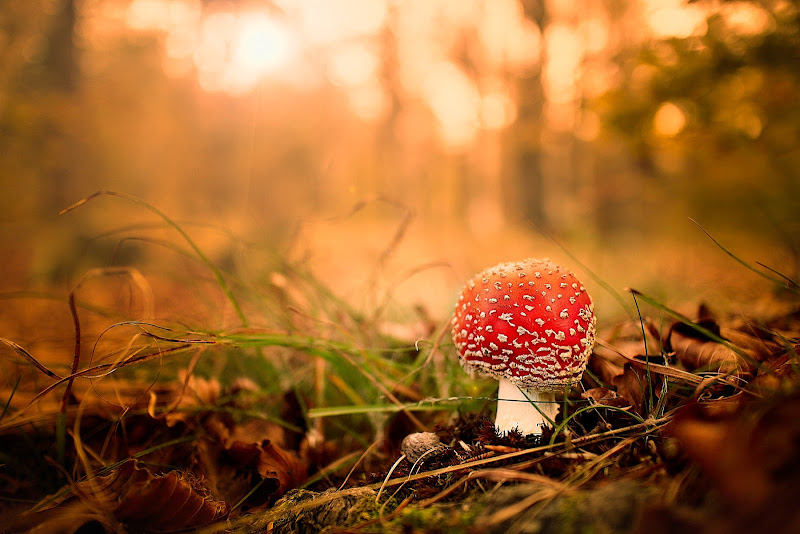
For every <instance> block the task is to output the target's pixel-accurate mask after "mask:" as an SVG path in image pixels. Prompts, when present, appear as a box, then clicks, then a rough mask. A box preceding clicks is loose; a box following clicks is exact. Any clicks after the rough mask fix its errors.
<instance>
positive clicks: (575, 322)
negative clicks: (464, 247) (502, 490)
mask: <svg viewBox="0 0 800 534" xmlns="http://www.w3.org/2000/svg"><path fill="white" fill-rule="evenodd" d="M595 323H596V319H595V316H594V304H593V302H592V298H591V297H590V296H589V294H588V293H587V292H586V289H585V288H584V287H583V285H582V284H581V283H580V282H579V281H578V279H577V278H575V275H573V274H572V273H571V272H569V271H568V270H566V269H565V268H563V267H561V266H559V265H557V264H555V263H553V262H551V261H550V260H548V259H532V258H528V259H525V260H522V261H517V262H509V263H500V264H499V265H495V266H494V267H491V268H489V269H486V270H484V271H482V272H480V273H478V274H477V275H475V277H474V278H472V279H471V280H470V281H469V282H467V284H466V285H465V286H464V289H463V290H462V291H461V295H460V297H459V299H458V303H457V305H456V310H455V316H454V317H453V321H452V335H453V341H454V342H455V345H456V349H457V350H458V357H459V360H460V362H461V365H462V367H464V369H465V370H466V371H468V372H470V374H475V373H477V374H479V375H485V376H491V377H493V378H496V379H498V380H499V381H500V386H499V389H498V394H497V396H498V399H497V415H496V417H495V426H496V427H497V430H498V432H500V433H507V432H508V431H510V430H513V429H516V430H518V431H519V432H520V433H521V434H522V435H526V434H541V433H542V431H543V427H544V426H547V425H549V421H553V420H554V419H555V416H556V414H558V404H557V403H556V401H555V392H556V391H563V390H564V389H565V388H567V387H569V386H571V385H573V384H577V383H578V382H580V379H581V376H583V371H584V369H585V368H586V362H587V360H588V359H589V354H591V352H592V348H593V347H594V339H595Z"/></svg>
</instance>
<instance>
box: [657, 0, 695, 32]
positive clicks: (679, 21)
mask: <svg viewBox="0 0 800 534" xmlns="http://www.w3.org/2000/svg"><path fill="white" fill-rule="evenodd" d="M647 4H648V10H647V23H648V24H649V26H650V29H651V30H652V31H653V33H654V34H655V35H656V36H657V37H679V38H680V37H689V36H691V35H698V34H702V33H703V32H705V30H706V13H705V11H704V10H703V8H702V7H700V6H697V5H694V4H691V5H684V4H683V2H682V1H681V0H668V1H667V0H647Z"/></svg>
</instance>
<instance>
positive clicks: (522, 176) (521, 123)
mask: <svg viewBox="0 0 800 534" xmlns="http://www.w3.org/2000/svg"><path fill="white" fill-rule="evenodd" d="M522 6H523V10H524V12H525V16H526V17H527V18H528V19H530V20H531V21H533V22H534V23H535V24H536V25H537V26H538V27H539V30H540V31H541V32H542V33H544V28H545V24H546V23H547V21H546V10H545V2H544V0H522ZM544 54H545V50H544V47H542V50H541V52H540V60H539V67H538V68H537V69H536V71H535V72H532V73H530V74H528V75H523V76H519V77H518V78H517V80H516V86H517V99H518V101H517V119H516V122H515V124H514V126H513V127H512V128H510V129H509V136H510V139H509V142H508V145H509V147H510V150H511V154H510V157H509V158H508V162H509V166H510V169H509V171H508V179H507V180H508V187H506V202H507V205H508V206H509V207H510V209H509V212H510V213H511V214H512V216H514V217H515V218H517V219H519V220H520V221H521V222H523V223H527V224H533V225H535V226H537V227H539V228H545V227H546V226H547V217H546V214H545V209H544V206H545V201H544V196H545V194H546V193H545V190H544V177H543V174H542V159H543V158H542V142H541V139H542V128H543V124H544V117H543V111H544V89H543V86H542V69H541V65H542V63H543V61H544Z"/></svg>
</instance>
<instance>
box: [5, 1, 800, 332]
mask: <svg viewBox="0 0 800 534" xmlns="http://www.w3.org/2000/svg"><path fill="white" fill-rule="evenodd" d="M0 66H1V68H0V255H2V258H3V260H2V269H1V270H0V272H2V277H0V290H2V291H10V290H19V289H24V288H37V287H38V288H41V287H49V288H52V287H56V288H60V289H62V290H64V291H67V290H69V288H71V287H72V286H73V285H74V284H75V283H76V281H77V280H78V279H79V278H80V277H81V276H82V275H83V274H84V273H85V272H86V271H87V269H90V268H93V267H98V266H107V265H112V264H132V265H136V266H138V267H139V268H142V269H145V270H146V269H147V267H146V266H148V265H158V264H159V262H160V261H161V262H164V263H162V265H163V264H168V263H170V262H173V263H174V262H176V261H179V260H178V259H176V256H177V255H176V254H173V253H172V252H170V251H169V250H168V249H165V248H164V247H160V246H158V245H157V243H158V240H159V239H162V238H163V236H164V235H168V234H169V229H165V228H164V224H163V221H161V220H160V219H158V218H156V217H154V216H153V214H152V213H150V212H148V211H146V210H143V209H142V208H141V207H140V206H136V205H135V204H132V203H129V202H125V201H124V200H121V199H118V198H104V199H98V200H96V201H94V202H93V203H90V204H89V205H87V206H85V207H82V208H81V209H80V210H77V211H74V212H71V213H69V214H68V215H65V216H62V217H59V216H58V212H59V210H61V209H63V208H65V207H67V206H68V205H70V204H72V203H74V202H76V201H77V200H79V199H81V198H83V197H86V196H87V195H89V194H91V193H93V192H95V191H97V190H113V191H118V192H121V193H125V194H130V195H133V196H136V197H139V198H141V199H143V200H146V201H147V202H149V203H151V204H153V205H154V206H157V207H158V208H159V209H161V210H162V211H164V212H165V213H167V214H169V215H170V216H171V217H173V218H174V219H175V220H177V221H179V222H180V223H181V224H183V225H184V226H185V229H186V230H187V232H189V233H190V234H191V235H192V236H193V237H194V238H196V239H197V240H198V242H199V243H200V244H201V246H202V248H203V249H204V250H206V251H207V252H208V253H209V255H210V257H211V258H212V259H213V261H215V262H216V263H218V264H220V265H221V266H223V267H224V268H225V269H227V270H229V271H231V272H235V273H238V275H241V276H247V274H248V272H249V273H253V272H256V271H258V272H261V273H263V274H264V276H268V275H269V272H270V270H271V265H273V264H274V263H275V262H279V261H284V260H287V259H289V260H291V261H295V262H298V263H302V264H304V265H306V266H308V267H309V269H311V270H312V271H313V272H314V273H315V274H316V276H318V277H319V278H320V279H321V280H322V281H324V282H326V283H328V284H331V285H332V286H333V288H334V290H335V291H336V292H338V293H340V294H341V295H343V296H346V297H347V299H348V300H351V301H353V303H354V304H355V305H357V306H364V307H368V306H374V305H376V304H377V303H380V302H384V301H385V299H386V298H389V297H387V295H391V298H390V300H391V301H392V302H394V303H398V304H400V305H401V306H399V307H398V309H401V308H403V307H404V306H406V307H407V306H409V305H416V304H421V305H422V306H424V307H425V309H426V310H427V313H428V314H430V315H431V316H432V317H435V318H437V319H439V318H444V317H446V315H447V314H448V313H449V312H450V310H451V309H452V305H453V302H454V297H455V295H456V293H457V291H458V288H459V286H460V284H461V283H463V281H464V280H466V279H467V277H469V276H470V275H471V274H472V273H473V272H475V271H477V270H479V269H481V268H483V267H485V266H487V265H491V264H493V263H495V262H497V261H501V260H510V259H515V258H520V257H526V256H550V257H552V258H554V259H560V260H564V261H565V262H566V263H567V264H569V265H571V266H572V267H573V268H574V269H575V270H576V271H577V272H578V273H581V272H583V271H582V270H581V268H580V266H579V265H578V264H576V261H575V260H580V262H582V263H583V264H584V265H586V266H587V267H588V268H589V269H591V271H593V272H594V273H595V274H596V275H597V276H598V278H599V279H600V280H603V281H605V282H607V283H608V284H609V285H610V286H611V287H613V288H614V289H617V290H620V291H621V290H622V288H624V287H626V286H633V285H635V286H636V287H640V288H643V289H648V288H650V289H651V290H652V291H653V292H654V293H655V294H656V295H662V296H663V295H669V298H668V300H669V301H670V302H674V301H675V300H680V299H681V298H684V297H685V298H687V299H688V300H690V301H691V302H693V303H694V304H696V303H697V302H698V301H699V300H702V299H706V298H712V299H713V298H714V297H715V296H716V297H717V298H722V300H725V299H728V300H729V301H735V302H737V303H738V304H741V303H742V302H746V301H747V300H748V299H749V298H750V293H746V292H742V293H737V294H735V295H730V294H729V293H726V292H729V290H730V289H731V288H733V287H736V288H737V290H738V288H739V287H743V288H746V286H747V282H748V281H750V282H754V281H758V278H757V277H756V276H755V275H753V274H752V273H750V272H749V271H747V270H746V269H743V268H742V267H741V266H739V265H737V264H736V263H735V262H734V261H732V260H731V259H730V258H728V257H727V256H726V255H725V254H724V252H722V251H721V250H720V249H718V248H716V247H715V245H714V244H713V242H711V241H710V240H709V239H708V238H707V237H706V236H705V235H704V234H703V233H702V231H701V230H700V228H698V226H696V225H694V224H693V223H692V222H691V221H690V220H689V218H690V217H691V218H692V219H694V220H696V221H697V222H698V223H699V224H700V225H702V226H703V227H704V228H705V229H706V230H708V231H709V232H710V233H711V234H713V235H714V236H715V237H716V238H717V239H719V240H720V241H721V242H723V243H725V244H726V246H728V247H729V248H731V249H732V250H734V251H735V252H736V253H737V254H738V255H739V256H741V257H742V258H744V259H746V260H747V261H750V262H755V261H761V262H764V263H766V264H767V265H769V266H770V267H771V268H774V269H776V270H779V271H780V272H781V273H782V274H785V275H786V276H790V277H794V278H795V279H796V278H797V275H798V271H799V270H800V263H798V262H799V261H800V232H799V230H800V217H798V208H800V3H798V2H797V1H796V0H759V1H751V2H738V1H737V2H733V1H732V2H725V1H696V2H681V1H673V0H669V1H667V0H573V1H561V0H558V1H555V0H405V1H400V0H337V1H329V0H272V1H244V0H241V1H239V0H227V1H226V0H28V1H13V0H12V1H5V2H2V3H0ZM159 236H161V237H159ZM548 236H550V237H552V238H553V239H552V240H551V239H548ZM126 238H133V239H126ZM562 247H563V248H562ZM567 251H569V253H570V254H574V256H575V259H570V258H568V252H567ZM155 269H156V270H158V268H155ZM162 270H163V269H162ZM146 274H147V273H146ZM582 277H583V278H585V279H587V285H590V286H592V288H593V289H594V294H595V295H596V297H595V298H596V300H597V301H598V311H599V313H600V315H601V317H602V316H606V317H609V316H614V315H616V314H619V313H620V312H621V309H620V307H619V306H618V305H617V304H616V303H615V302H614V299H613V298H612V297H611V296H609V295H607V294H606V292H604V291H602V290H600V289H599V287H598V285H597V283H596V282H595V281H592V280H590V276H588V275H587V274H583V275H582ZM175 280H176V281H179V280H180V275H175ZM251 280H252V276H251ZM265 280H268V278H265ZM273 281H274V280H273ZM739 282H744V283H743V284H741V285H740V284H739ZM763 289H764V287H763V285H762V286H760V291H762V292H763ZM742 291H746V289H742ZM726 294H728V295H729V296H724V297H721V295H726ZM397 320H398V322H402V317H399V318H398V319H397ZM65 326H69V323H68V322H67V324H66V325H65ZM2 335H7V336H9V337H12V338H16V339H19V337H18V333H12V332H6V331H3V332H2Z"/></svg>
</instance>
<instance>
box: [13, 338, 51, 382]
mask: <svg viewBox="0 0 800 534" xmlns="http://www.w3.org/2000/svg"><path fill="white" fill-rule="evenodd" d="M0 343H2V344H4V345H6V346H8V347H9V348H10V349H11V350H13V351H14V352H16V353H17V354H18V355H20V356H22V358H23V359H24V360H25V361H27V362H28V363H30V364H31V365H33V366H34V367H35V368H36V369H38V370H39V371H41V372H42V373H44V374H45V375H47V376H49V377H50V378H55V379H56V380H61V378H62V377H61V375H58V374H56V373H54V372H53V371H51V370H50V369H48V368H47V367H45V366H44V365H42V364H41V363H39V360H37V359H36V358H34V357H33V356H32V355H31V353H30V352H28V351H27V350H25V348H24V347H22V346H20V345H19V344H17V343H14V342H13V341H11V340H10V339H6V338H4V337H0Z"/></svg>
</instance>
